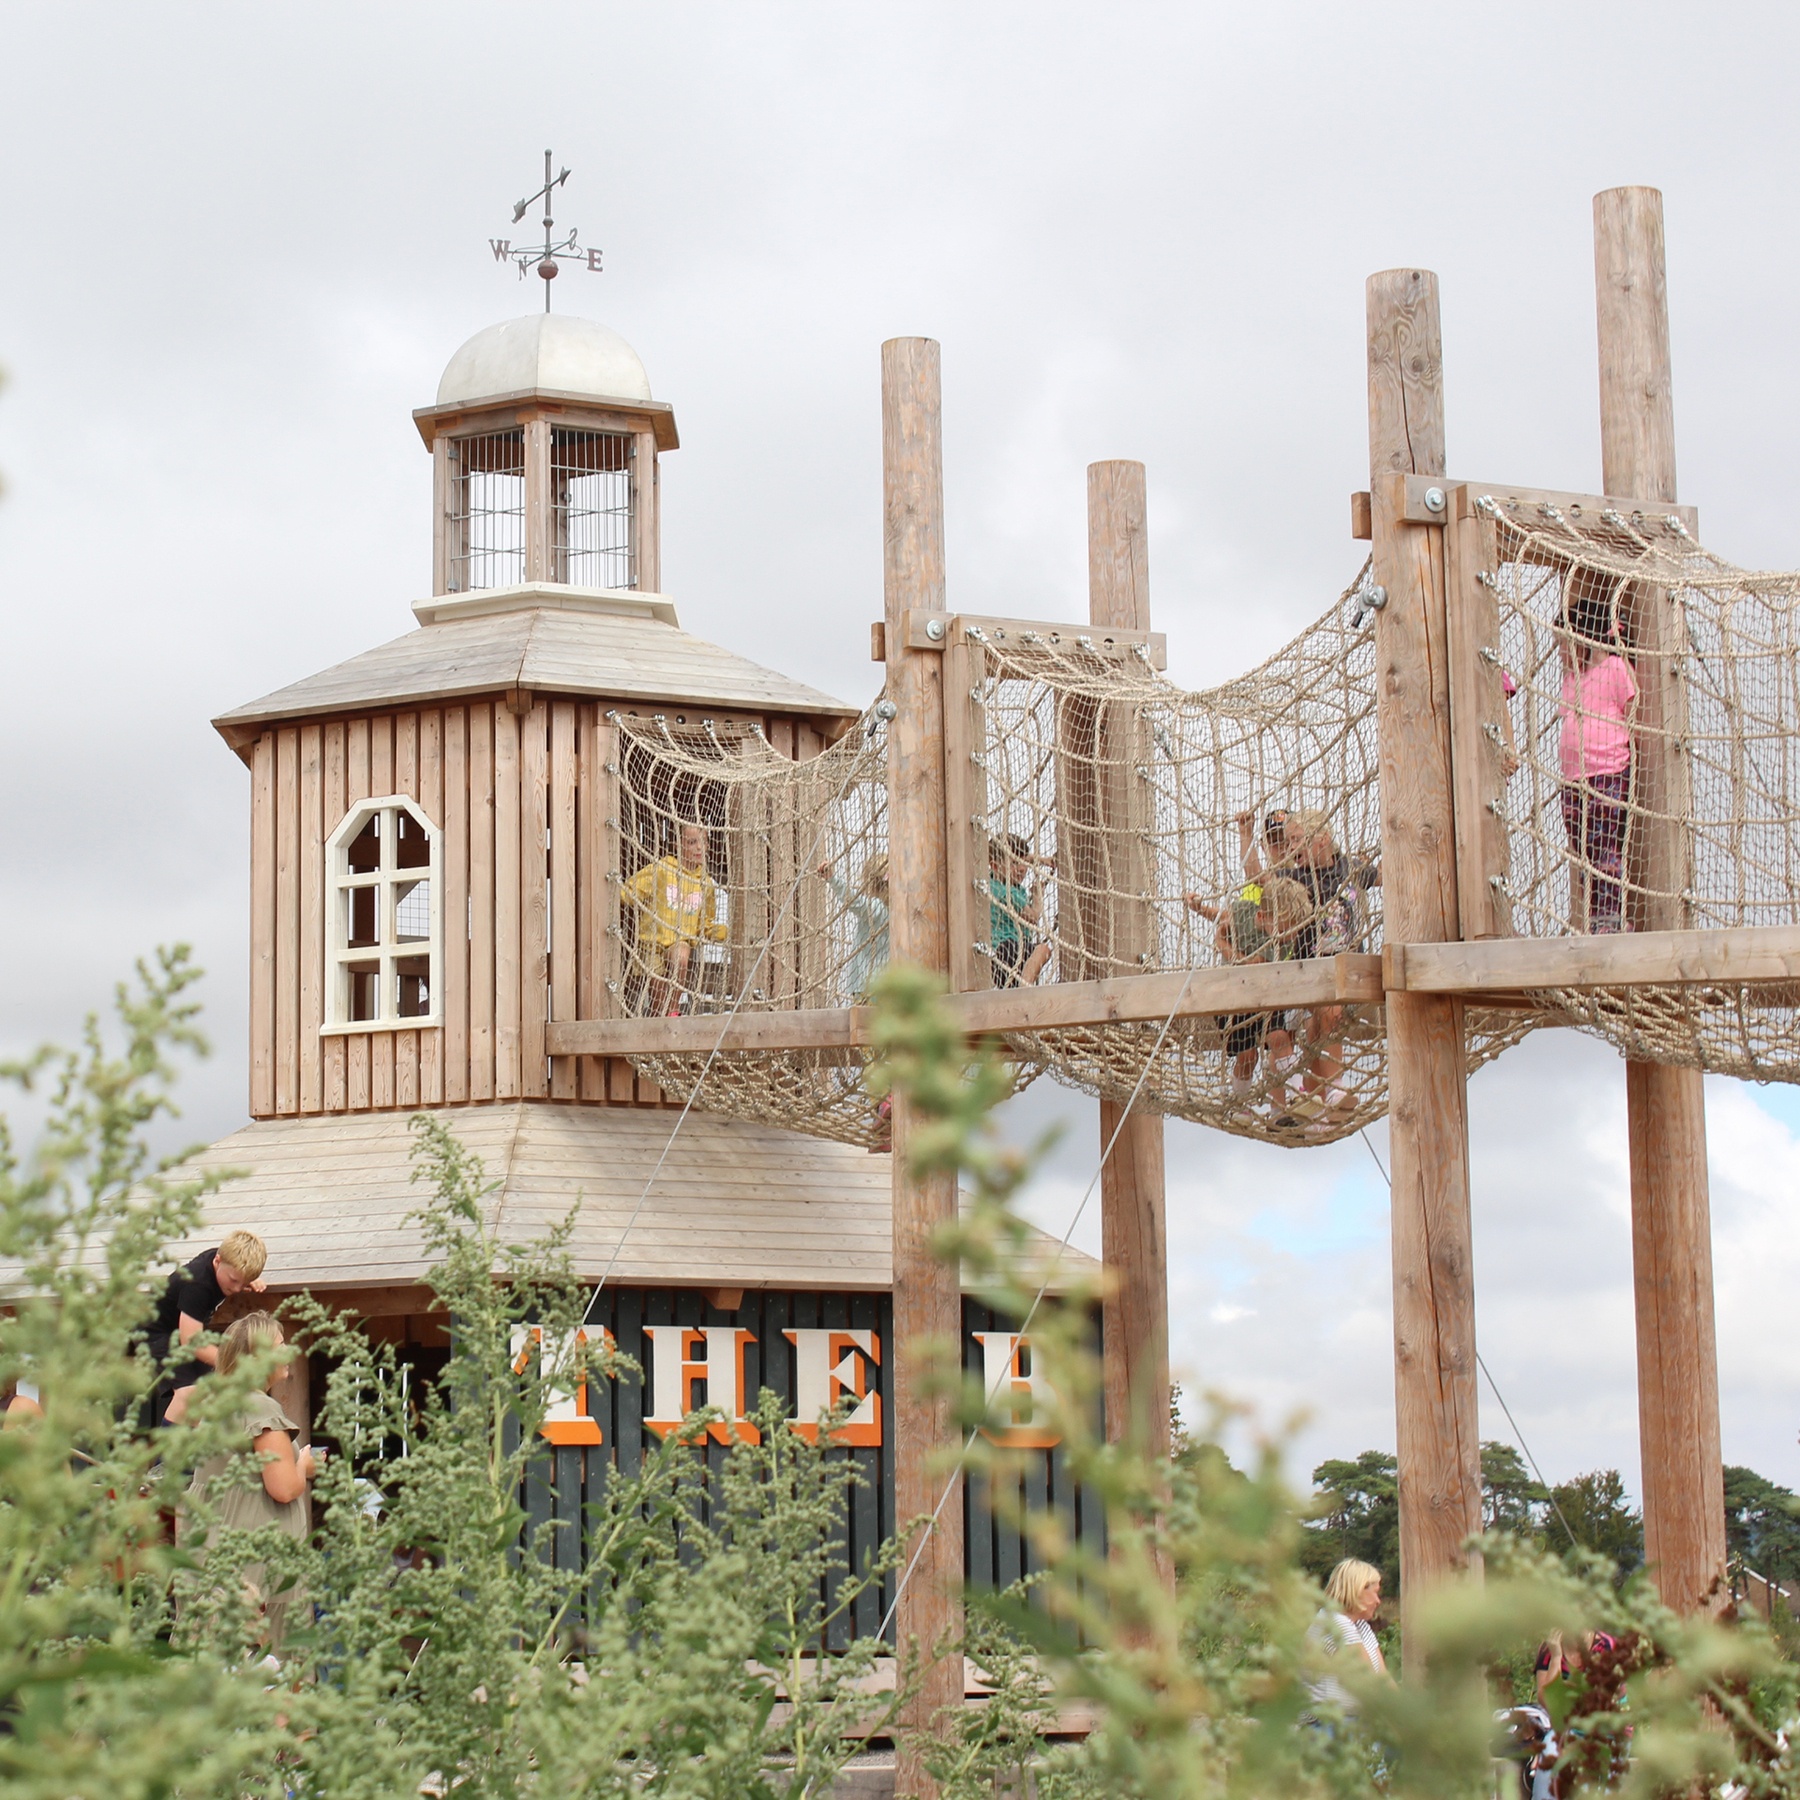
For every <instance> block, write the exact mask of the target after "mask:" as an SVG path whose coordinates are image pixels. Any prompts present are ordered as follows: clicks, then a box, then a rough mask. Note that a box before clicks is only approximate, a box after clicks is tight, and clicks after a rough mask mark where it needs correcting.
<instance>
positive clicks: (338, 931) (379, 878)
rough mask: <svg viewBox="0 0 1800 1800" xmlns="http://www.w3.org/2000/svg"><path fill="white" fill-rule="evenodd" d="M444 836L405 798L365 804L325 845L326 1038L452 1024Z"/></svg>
mask: <svg viewBox="0 0 1800 1800" xmlns="http://www.w3.org/2000/svg"><path fill="white" fill-rule="evenodd" d="M442 862H443V850H442V834H441V833H440V832H439V830H438V828H437V827H436V826H435V825H434V824H432V822H431V821H430V820H429V819H428V818H426V816H425V815H424V813H422V812H421V811H420V810H419V808H418V806H417V805H416V804H415V803H414V802H413V801H411V800H409V799H407V798H406V796H405V795H404V794H390V795H388V796H387V797H386V798H385V799H381V800H359V801H358V802H357V803H356V804H355V805H354V806H353V807H351V809H350V810H349V812H347V813H346V814H345V815H344V820H343V823H342V824H341V825H339V826H338V828H337V830H336V831H334V832H333V833H332V834H331V836H330V837H329V838H328V839H327V840H326V844H325V870H326V874H325V881H326V894H325V962H326V984H325V1029H326V1030H327V1031H377V1030H392V1029H393V1028H394V1027H395V1026H397V1025H398V1026H407V1025H437V1024H440V1023H441V1022H442V1015H441V1008H440V1000H439V996H440V993H441V988H440V977H441V974H442V971H443V964H444V954H443V944H444V925H443V911H444V902H443V883H442V880H441V875H442Z"/></svg>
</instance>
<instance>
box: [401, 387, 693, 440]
mask: <svg viewBox="0 0 1800 1800" xmlns="http://www.w3.org/2000/svg"><path fill="white" fill-rule="evenodd" d="M527 411H535V412H550V413H559V412H566V413H569V414H571V415H577V414H593V415H596V418H597V420H598V422H600V423H601V424H602V425H605V424H606V423H609V422H610V421H611V419H613V418H618V419H624V420H631V421H641V422H643V423H644V424H647V425H648V426H649V428H650V429H651V430H652V431H653V432H654V433H655V434H656V448H657V450H658V452H659V453H660V452H662V451H664V450H679V449H680V448H681V438H680V436H679V435H678V433H677V432H676V430H675V409H674V407H672V406H671V405H670V404H669V403H668V401H666V400H623V399H619V400H614V399H606V398H602V397H597V396H595V395H593V394H570V393H563V392H560V391H559V390H557V389H555V388H520V389H519V390H518V392H517V393H511V394H493V395H490V396H488V397H487V398H485V399H482V400H455V401H452V402H450V403H449V404H448V405H445V406H420V407H415V408H414V409H413V423H414V424H415V425H416V426H418V428H419V436H420V437H422V438H423V439H424V440H425V448H426V449H427V450H429V449H430V448H431V447H432V445H433V444H435V443H436V442H437V440H438V437H439V436H440V435H441V434H442V433H444V432H446V431H455V430H456V429H457V428H458V427H459V426H461V425H462V424H463V423H464V422H465V421H466V420H472V419H483V420H487V421H489V422H491V423H493V424H494V425H496V426H498V425H500V424H501V423H502V422H504V423H508V424H510V423H511V422H512V421H511V420H510V419H507V420H505V421H502V419H501V418H499V417H497V415H502V414H511V413H520V412H527Z"/></svg>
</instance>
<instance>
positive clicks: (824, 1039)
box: [545, 925, 1800, 1059]
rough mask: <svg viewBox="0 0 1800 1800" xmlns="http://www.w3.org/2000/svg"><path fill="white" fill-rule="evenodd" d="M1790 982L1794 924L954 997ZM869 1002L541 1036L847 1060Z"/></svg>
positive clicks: (554, 1050)
mask: <svg viewBox="0 0 1800 1800" xmlns="http://www.w3.org/2000/svg"><path fill="white" fill-rule="evenodd" d="M1793 981H1800V926H1796V925H1758V926H1741V927H1737V928H1734V929H1731V930H1723V931H1636V932H1625V933H1622V934H1620V935H1618V936H1609V937H1559V938H1493V939H1488V940H1486V941H1484V942H1481V943H1472V944H1457V943H1450V944H1389V945H1388V946H1387V948H1386V949H1385V950H1384V951H1383V952H1382V954H1381V955H1380V956H1362V955H1356V954H1347V955H1343V956H1320V957H1314V958H1312V959H1310V960H1308V961H1306V962H1288V963H1241V964H1223V965H1220V966H1218V967H1211V968H1196V969H1192V970H1182V969H1163V970H1160V971H1158V972H1157V973H1156V974H1154V975H1120V976H1114V977H1112V978H1111V979H1109V980H1105V981H1067V982H1053V983H1050V984H1048V985H1046V986H1044V987H1025V988H994V989H992V990H991V991H983V992H979V993H971V994H952V995H950V996H949V997H948V1004H949V1005H950V1006H952V1007H953V1008H954V1009H955V1010H956V1012H957V1013H958V1014H959V1015H960V1017H961V1019H962V1022H963V1028H964V1029H965V1030H966V1031H967V1032H968V1033H969V1034H970V1035H971V1036H981V1035H983V1034H985V1033H991V1032H1012V1031H1021V1032H1022V1031H1074V1030H1079V1029H1080V1028H1082V1027H1083V1026H1098V1025H1134V1024H1135V1025H1143V1024H1161V1022H1162V1021H1163V1020H1164V1019H1166V1018H1169V1017H1171V1016H1173V1017H1175V1018H1178V1019H1191V1018H1199V1017H1203V1016H1205V1015H1207V1014H1209V1013H1232V1012H1265V1011H1274V1010H1276V1009H1277V1008H1280V1007H1287V1006H1330V1005H1333V1004H1335V1003H1338V1002H1358V1001H1360V1002H1364V1003H1367V1004H1379V1003H1380V1001H1381V1000H1382V998H1383V996H1384V994H1385V993H1387V992H1403V993H1413V994H1462V995H1465V996H1467V997H1468V998H1469V999H1470V1000H1471V1002H1474V1003H1487V1004H1491V1005H1496V1006H1504V1005H1506V1004H1507V1003H1508V1000H1509V997H1510V998H1511V1000H1512V1003H1513V1004H1515V1005H1517V1004H1520V1002H1519V1001H1518V998H1517V997H1518V996H1519V995H1521V994H1523V993H1525V992H1527V991H1528V990H1530V989H1532V988H1596V987H1664V986H1682V985H1687V986H1694V985H1706V984H1710V983H1718V984H1720V985H1728V986H1735V985H1738V984H1740V983H1748V984H1751V985H1752V986H1754V985H1756V984H1759V983H1763V982H1793ZM874 1020H875V1014H874V1009H873V1008H872V1007H867V1006H840V1007H819V1008H812V1009H809V1010H805V1011H792V1012H740V1013H738V1014H736V1015H735V1016H730V1017H728V1016H727V1015H725V1014H722V1013H696V1014H693V1015H691V1016H689V1017H687V1018H683V1019H563V1020H553V1021H551V1022H550V1023H549V1024H548V1025H547V1026H546V1028H545V1035H546V1042H547V1045H548V1049H549V1052H550V1054H551V1055H552V1056H696V1055H697V1056H705V1055H707V1054H709V1053H710V1052H711V1051H712V1050H714V1049H718V1050H720V1051H722V1052H731V1051H746V1050H759V1051H780V1050H822V1051H839V1052H843V1053H844V1054H845V1056H846V1059H847V1058H848V1056H849V1054H850V1053H852V1052H855V1051H858V1050H866V1049H868V1048H869V1047H870V1044H871V1043H872V1041H873V1036H872V1034H873V1030H874Z"/></svg>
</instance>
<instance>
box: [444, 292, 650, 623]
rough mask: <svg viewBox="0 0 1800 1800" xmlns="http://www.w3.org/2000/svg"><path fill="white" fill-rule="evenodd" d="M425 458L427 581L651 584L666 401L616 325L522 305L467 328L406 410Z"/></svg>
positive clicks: (503, 585)
mask: <svg viewBox="0 0 1800 1800" xmlns="http://www.w3.org/2000/svg"><path fill="white" fill-rule="evenodd" d="M413 419H414V421H415V422H416V423H417V425H418V427H419V433H420V435H421V436H422V437H423V438H424V440H425V443H426V445H427V447H428V448H429V449H430V450H431V452H432V456H433V458H434V464H435V467H434V471H433V479H432V517H433V527H434V528H433V534H432V559H431V573H432V592H433V594H434V595H436V596H444V597H446V598H450V599H455V598H456V597H459V596H464V595H476V594H480V595H482V596H484V599H485V600H486V602H487V604H485V605H484V606H483V607H482V610H483V611H494V610H497V608H496V607H495V605H494V604H493V603H494V602H495V601H501V602H504V599H505V597H506V596H507V595H508V593H509V592H510V591H511V590H515V589H524V588H529V587H534V586H537V585H538V584H541V583H546V582H548V583H551V584H554V585H557V586H566V587H570V588H576V589H584V590H587V591H590V592H596V593H620V592H631V591H637V592H644V593H656V592H658V591H659V589H660V586H661V563H662V555H661V541H660V519H659V508H658V504H657V496H658V483H657V457H658V456H659V455H660V454H661V453H662V452H663V451H665V450H673V449H675V448H676V446H677V444H678V442H679V440H678V439H677V437H676V433H675V413H674V409H673V408H672V407H670V406H669V405H668V404H667V403H666V402H663V401H658V400H653V399H652V398H651V397H650V377H649V376H648V375H647V374H646V373H645V371H644V365H643V363H642V362H641V361H640V360H639V358H638V354H637V352H636V351H635V350H633V349H632V347H631V346H630V345H629V344H628V343H626V342H625V340H624V339H623V338H622V337H620V336H619V334H618V333H617V332H616V331H613V330H610V329H609V328H608V327H607V326H605V325H601V324H598V323H597V322H596V321H594V320H592V319H578V318H574V317H572V316H571V315H569V314H567V313H531V314H528V315H527V316H526V317H525V318H522V319H507V320H504V321H503V322H502V323H500V324H498V325H490V326H488V327H487V328H486V329H485V330H484V331H478V332H477V333H476V334H475V335H474V336H473V337H472V338H470V339H469V341H468V342H467V343H466V344H464V345H463V346H462V348H461V349H460V350H458V351H457V352H456V354H455V355H454V356H453V357H451V359H450V361H449V363H448V365H447V366H446V367H445V369H444V375H443V379H442V380H441V381H440V382H439V383H438V394H437V401H436V403H435V404H434V405H431V406H422V407H420V408H419V409H418V411H417V412H415V413H414V414H413Z"/></svg>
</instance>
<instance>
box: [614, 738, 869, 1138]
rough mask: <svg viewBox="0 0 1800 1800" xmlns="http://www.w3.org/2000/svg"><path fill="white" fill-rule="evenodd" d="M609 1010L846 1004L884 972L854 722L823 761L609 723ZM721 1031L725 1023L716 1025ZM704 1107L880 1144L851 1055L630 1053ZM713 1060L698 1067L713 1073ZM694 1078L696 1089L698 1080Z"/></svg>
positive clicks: (865, 785)
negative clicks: (614, 748)
mask: <svg viewBox="0 0 1800 1800" xmlns="http://www.w3.org/2000/svg"><path fill="white" fill-rule="evenodd" d="M614 723H615V724H616V726H617V729H618V734H619V737H618V743H619V751H618V761H617V769H618V799H619V804H618V843H619V863H618V871H619V891H620V895H621V902H622V903H621V906H620V909H619V916H618V919H617V921H616V922H615V923H613V924H611V925H610V926H609V930H611V931H612V933H613V934H614V938H615V942H616V945H617V951H616V955H615V957H614V967H615V969H616V973H615V974H614V976H613V977H612V978H611V979H610V980H609V981H608V983H607V987H608V991H609V996H610V998H611V1001H612V1010H613V1011H614V1012H615V1014H619V1015H624V1016H628V1017H631V1016H635V1017H664V1016H668V1015H672V1014H673V1015H695V1014H721V1015H722V1014H724V1013H727V1012H731V1011H734V1010H735V1011H736V1012H738V1013H740V1014H741V1013H762V1012H778V1011H794V1010H799V1009H803V1008H815V1007H842V1006H852V1005H855V1004H856V1003H857V1002H858V1001H859V1000H861V999H862V998H863V997H864V996H865V995H866V993H867V990H868V986H869V983H870V981H871V980H872V979H873V978H874V976H875V974H876V973H878V972H879V970H880V968H881V967H882V965H883V964H884V963H885V962H886V961H887V917H888V914H887V879H886V877H887V760H886V755H885V751H884V749H883V746H882V744H881V742H880V740H879V737H878V735H877V733H876V731H875V730H874V729H873V727H874V725H875V721H874V720H873V719H865V720H864V721H863V723H862V726H861V728H860V729H856V730H852V731H851V732H849V733H847V734H846V735H845V736H844V737H842V738H840V739H839V740H838V742H837V743H835V744H833V745H831V746H829V747H828V748H827V749H825V750H824V751H823V752H822V754H820V755H818V756H813V757H808V758H806V759H804V760H798V761H797V760H795V758H793V757H791V756H788V755H785V754H783V753H782V752H781V751H779V750H777V749H776V748H775V747H774V746H773V745H772V744H770V743H769V741H768V740H767V738H765V737H764V736H763V735H762V734H761V732H760V731H757V730H756V729H755V728H754V727H751V728H747V729H745V730H743V731H741V732H740V731H738V730H737V729H736V728H733V729H732V730H731V731H730V732H729V733H726V732H721V731H718V730H715V729H712V728H710V727H709V728H707V729H705V730H702V731H694V730H691V729H675V728H672V727H671V726H670V725H669V723H668V721H667V720H666V719H641V718H627V717H620V718H618V719H616V720H615V721H614ZM721 1023H723V1020H722V1019H721ZM630 1060H631V1062H632V1064H633V1065H634V1066H635V1067H636V1068H637V1070H638V1071H639V1073H640V1074H643V1075H645V1076H646V1077H648V1078H649V1079H650V1080H652V1081H654V1082H656V1083H657V1085H658V1086H659V1087H662V1088H663V1089H665V1090H666V1091H668V1092H669V1093H672V1094H676V1095H679V1096H681V1097H682V1098H684V1099H685V1098H686V1097H687V1096H688V1095H690V1094H692V1093H693V1092H694V1090H695V1089H696V1088H697V1087H699V1088H702V1089H703V1092H702V1096H701V1102H697V1103H703V1104H704V1105H705V1106H706V1108H707V1109H708V1110H709V1111H712V1112H722V1113H727V1114H730V1115H731V1116H733V1117H736V1118H744V1119H758V1120H765V1121H769V1122H772V1123H777V1124H782V1125H787V1126H790V1127H792V1128H793V1129H795V1130H799V1131H805V1132H810V1133H812V1134H813V1135H815V1136H819V1137H828V1138H836V1139H838V1140H839V1141H841V1142H844V1143H858V1144H867V1145H869V1146H871V1147H876V1146H878V1145H880V1144H881V1143H883V1142H885V1139H886V1136H887V1125H886V1121H885V1120H884V1119H883V1118H882V1117H881V1116H880V1114H879V1112H878V1110H877V1105H876V1102H875V1100H874V1099H873V1098H872V1097H871V1096H870V1095H869V1093H868V1092H867V1090H866V1089H865V1087H864V1085H863V1080H862V1075H863V1069H864V1066H865V1061H866V1059H865V1057H864V1056H863V1055H862V1054H861V1053H860V1052H857V1051H854V1050H849V1049H844V1050H831V1049H820V1050H782V1051H773V1052H762V1051H731V1052H722V1053H720V1054H719V1055H718V1056H716V1057H711V1058H709V1057H708V1055H707V1054H706V1053H704V1052H702V1053H700V1054H697V1055H685V1054H683V1055H647V1054H638V1055H633V1056H632V1057H631V1059H630ZM709 1062H710V1066H709ZM703 1077H704V1081H703V1080H702V1078H703Z"/></svg>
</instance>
